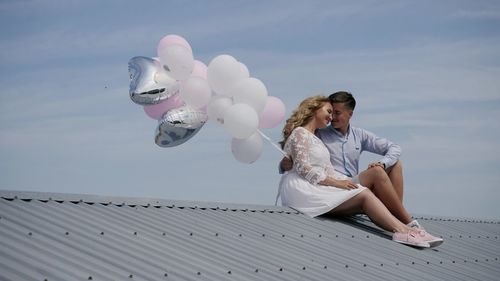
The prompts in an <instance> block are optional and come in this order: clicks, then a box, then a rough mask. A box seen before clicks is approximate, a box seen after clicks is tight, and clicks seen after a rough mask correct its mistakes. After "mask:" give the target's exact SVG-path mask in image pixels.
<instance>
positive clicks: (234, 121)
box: [224, 103, 259, 139]
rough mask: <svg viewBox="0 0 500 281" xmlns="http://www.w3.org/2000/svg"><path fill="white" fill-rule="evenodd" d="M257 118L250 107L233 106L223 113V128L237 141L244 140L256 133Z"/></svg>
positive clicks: (242, 104)
mask: <svg viewBox="0 0 500 281" xmlns="http://www.w3.org/2000/svg"><path fill="white" fill-rule="evenodd" d="M258 126H259V116H258V115H257V112H255V109H253V108H252V107H251V106H249V105H247V104H244V103H238V104H233V105H231V106H230V107H229V108H227V109H226V110H225V112H224V128H226V130H227V131H228V132H229V133H230V134H231V136H233V137H234V138H238V139H246V138H248V137H250V136H251V135H252V134H253V133H255V132H256V131H257V127H258Z"/></svg>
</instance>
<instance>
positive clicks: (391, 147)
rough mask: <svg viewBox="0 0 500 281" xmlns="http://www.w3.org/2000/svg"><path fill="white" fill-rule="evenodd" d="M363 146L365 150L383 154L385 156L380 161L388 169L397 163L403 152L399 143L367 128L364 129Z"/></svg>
mask: <svg viewBox="0 0 500 281" xmlns="http://www.w3.org/2000/svg"><path fill="white" fill-rule="evenodd" d="M361 147H362V149H363V150H365V151H368V152H372V153H375V154H378V155H382V156H383V157H382V158H381V159H380V160H379V162H380V163H383V164H384V165H385V168H386V169H387V168H389V167H392V166H393V165H394V164H396V162H397V161H398V160H399V158H400V157H401V152H402V149H401V146H400V145H399V144H396V143H394V142H392V141H390V140H388V139H386V138H382V137H379V136H377V135H375V134H374V133H372V132H369V131H366V130H363V133H362V141H361Z"/></svg>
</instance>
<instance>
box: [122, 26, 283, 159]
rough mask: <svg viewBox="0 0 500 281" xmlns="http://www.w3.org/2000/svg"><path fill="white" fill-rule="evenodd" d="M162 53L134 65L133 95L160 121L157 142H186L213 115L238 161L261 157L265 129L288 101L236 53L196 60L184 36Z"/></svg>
mask: <svg viewBox="0 0 500 281" xmlns="http://www.w3.org/2000/svg"><path fill="white" fill-rule="evenodd" d="M157 54H158V57H155V58H148V57H142V56H139V57H133V58H132V59H130V61H129V64H128V65H129V74H130V90H129V94H130V98H131V99H132V101H134V102H135V103H137V104H140V105H142V106H143V107H144V111H145V112H146V114H147V115H148V116H149V117H151V118H153V119H157V120H158V126H157V129H156V135H155V143H156V144H157V145H158V146H160V147H173V146H177V145H180V144H182V143H184V142H186V141H188V140H189V139H190V138H192V137H193V136H194V135H195V134H196V133H197V132H198V131H199V130H200V129H201V128H202V127H203V125H204V124H205V123H206V122H207V121H208V120H213V121H216V122H217V123H220V124H222V125H223V126H224V128H225V129H226V130H227V131H228V132H229V133H230V134H231V136H232V141H231V151H232V153H233V155H234V157H235V158H236V159H237V160H238V161H240V162H243V163H253V162H254V161H256V160H257V159H258V158H259V157H260V155H261V153H262V138H261V136H264V137H265V135H264V134H262V132H261V131H260V130H259V129H261V128H273V127H275V126H277V125H278V124H279V123H280V122H281V121H282V120H283V118H284V116H285V106H284V104H283V102H282V101H281V100H280V99H279V98H277V97H273V96H268V93H267V89H266V87H265V85H264V84H263V83H262V82H261V81H260V80H259V79H257V78H254V77H250V73H249V70H248V68H247V67H246V66H245V65H244V64H243V63H241V62H239V61H237V60H236V59H235V58H234V57H232V56H230V55H227V54H224V55H219V56H217V57H215V58H213V59H212V60H211V61H210V63H209V65H208V66H206V65H205V64H204V63H203V62H201V61H199V60H195V59H194V57H193V51H192V48H191V46H190V45H189V43H188V42H187V41H186V39H184V38H182V37H181V36H178V35H174V34H171V35H167V36H165V37H163V38H162V39H161V40H160V42H159V44H158V48H157ZM266 139H268V138H267V137H266Z"/></svg>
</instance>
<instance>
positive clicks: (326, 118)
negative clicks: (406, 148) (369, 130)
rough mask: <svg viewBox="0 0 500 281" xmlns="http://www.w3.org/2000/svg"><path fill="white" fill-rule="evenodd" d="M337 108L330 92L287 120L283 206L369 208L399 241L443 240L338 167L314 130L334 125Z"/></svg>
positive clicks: (334, 210) (313, 210)
mask: <svg viewBox="0 0 500 281" xmlns="http://www.w3.org/2000/svg"><path fill="white" fill-rule="evenodd" d="M332 112H333V108H332V105H331V103H330V101H329V99H328V98H327V97H325V96H313V97H309V98H307V99H305V100H304V101H302V102H301V103H300V105H299V107H298V108H297V109H296V110H295V111H294V112H293V113H292V116H291V117H290V118H289V119H288V120H287V121H286V124H285V127H284V128H283V141H282V142H281V146H282V148H283V149H284V150H285V152H286V153H287V154H288V155H289V156H290V157H291V158H292V160H293V169H292V170H290V171H289V172H287V173H285V174H284V175H283V176H282V178H281V181H280V187H279V195H280V197H281V202H282V205H284V206H289V207H291V208H294V209H296V210H298V211H300V212H302V213H304V214H306V215H308V216H310V217H316V216H319V215H322V214H326V213H331V214H335V215H352V214H357V213H365V214H366V215H368V217H370V219H371V220H372V221H373V222H374V223H375V224H376V225H378V226H379V227H381V228H383V229H385V230H387V231H391V232H393V236H392V239H393V240H394V241H395V242H398V243H403V244H408V245H412V246H416V247H422V248H428V247H433V246H437V245H439V244H441V243H442V239H439V238H436V237H434V236H432V235H430V234H428V233H427V232H425V231H424V230H419V229H412V228H410V227H408V226H407V225H405V224H404V223H402V222H401V221H399V220H398V219H397V218H396V217H394V216H393V215H392V214H391V212H389V210H388V209H387V208H386V207H385V205H384V204H383V203H382V202H381V201H380V200H379V199H378V198H377V197H376V196H375V195H374V194H373V193H372V192H371V191H370V190H369V189H367V188H366V187H364V186H361V185H359V184H356V183H354V182H353V181H352V180H351V179H350V178H348V177H347V176H345V175H343V174H341V173H339V172H337V171H335V169H334V168H333V166H332V164H331V162H330V153H329V151H328V149H327V148H326V146H325V145H324V144H323V142H322V141H321V140H320V139H319V138H318V137H317V136H316V135H315V134H314V133H315V131H316V130H317V129H321V128H325V127H326V126H328V124H330V122H331V120H332Z"/></svg>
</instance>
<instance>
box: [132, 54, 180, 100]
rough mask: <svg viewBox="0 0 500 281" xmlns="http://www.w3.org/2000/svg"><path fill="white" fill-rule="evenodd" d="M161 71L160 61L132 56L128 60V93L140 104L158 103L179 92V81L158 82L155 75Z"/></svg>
mask: <svg viewBox="0 0 500 281" xmlns="http://www.w3.org/2000/svg"><path fill="white" fill-rule="evenodd" d="M159 71H163V69H162V67H161V65H160V62H159V61H157V60H154V59H151V58H148V57H140V56H139V57H133V58H131V59H130V60H129V62H128V72H129V75H130V88H129V94H130V98H131V99H132V101H133V102H135V103H137V104H140V105H151V104H158V103H160V102H162V101H164V100H166V99H168V98H170V97H171V96H173V95H175V94H177V93H178V92H179V83H178V82H173V83H170V84H165V83H158V82H157V81H155V77H156V75H157V73H159Z"/></svg>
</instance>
